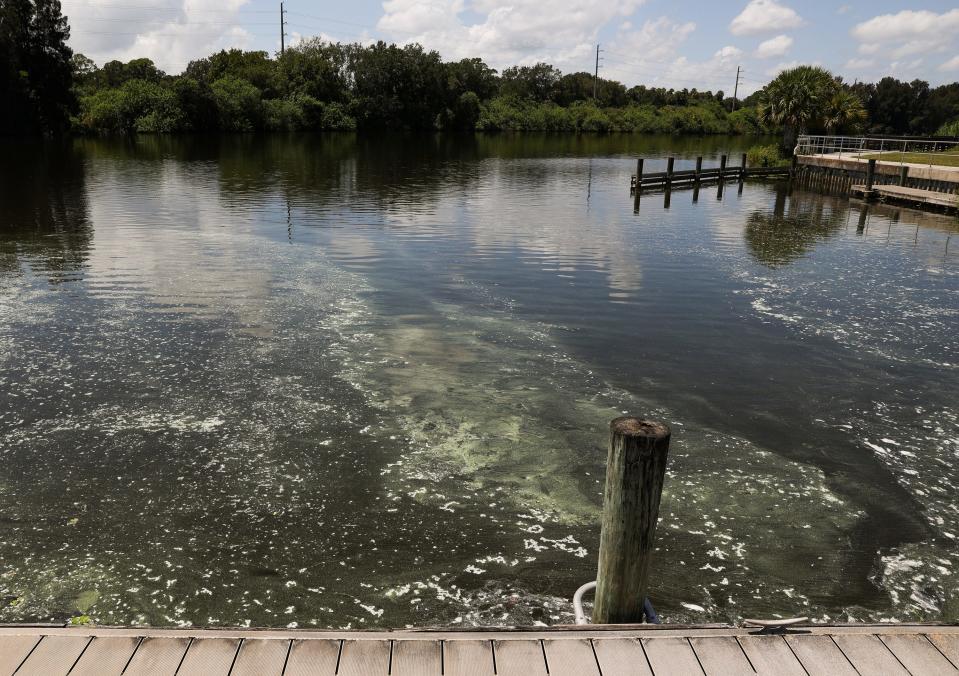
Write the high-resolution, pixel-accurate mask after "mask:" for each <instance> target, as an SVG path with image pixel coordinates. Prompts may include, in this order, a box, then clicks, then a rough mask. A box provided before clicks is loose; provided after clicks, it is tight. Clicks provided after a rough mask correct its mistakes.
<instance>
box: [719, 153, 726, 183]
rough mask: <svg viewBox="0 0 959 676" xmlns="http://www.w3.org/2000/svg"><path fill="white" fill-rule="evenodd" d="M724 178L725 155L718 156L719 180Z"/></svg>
mask: <svg viewBox="0 0 959 676" xmlns="http://www.w3.org/2000/svg"><path fill="white" fill-rule="evenodd" d="M724 178H726V156H725V155H720V156H719V180H720V181H722V180H723V179H724Z"/></svg>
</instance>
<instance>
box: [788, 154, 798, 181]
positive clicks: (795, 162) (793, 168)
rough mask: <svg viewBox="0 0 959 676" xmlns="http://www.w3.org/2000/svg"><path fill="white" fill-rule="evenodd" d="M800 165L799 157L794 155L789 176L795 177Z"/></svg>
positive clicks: (790, 163)
mask: <svg viewBox="0 0 959 676" xmlns="http://www.w3.org/2000/svg"><path fill="white" fill-rule="evenodd" d="M798 167H799V158H798V157H796V156H795V155H793V158H792V160H791V161H790V162H789V178H795V176H796V170H797V168H798Z"/></svg>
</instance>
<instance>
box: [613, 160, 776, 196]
mask: <svg viewBox="0 0 959 676" xmlns="http://www.w3.org/2000/svg"><path fill="white" fill-rule="evenodd" d="M644 164H645V162H644V159H643V158H639V159H638V160H636V174H635V175H634V176H632V177H631V178H630V185H629V188H630V191H631V192H632V191H640V190H642V189H643V188H674V187H687V186H692V185H699V184H701V183H707V182H716V181H725V180H737V181H742V180H744V179H746V178H767V177H773V176H789V175H790V168H789V167H752V168H749V167H747V166H746V153H743V154H742V157H741V159H740V164H739V166H735V167H730V166H727V157H726V155H721V156H720V158H719V166H718V167H713V168H710V169H703V158H702V156H699V157H697V158H696V168H695V169H684V170H681V171H675V170H674V169H673V167H674V166H675V158H674V157H668V158H666V171H655V172H650V173H643V167H644Z"/></svg>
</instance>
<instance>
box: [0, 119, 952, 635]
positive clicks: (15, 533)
mask: <svg viewBox="0 0 959 676" xmlns="http://www.w3.org/2000/svg"><path fill="white" fill-rule="evenodd" d="M743 142H744V141H743V140H741V139H722V138H710V139H672V138H651V137H642V136H607V137H591V136H581V137H573V136H559V137H552V136H548V135H543V136H537V135H523V136H509V135H497V136H463V137H458V136H441V135H435V136H425V137H424V136H412V135H411V136H392V137H379V138H378V137H363V138H360V137H356V136H353V135H349V134H340V135H337V134H332V135H317V136H305V135H304V136H289V137H287V136H276V137H245V136H235V137H222V138H212V139H209V138H208V139H203V138H197V139H188V138H144V139H138V140H136V141H135V142H126V143H120V142H112V141H100V140H82V141H78V142H77V143H76V144H75V145H74V146H72V147H70V148H57V147H50V146H48V147H44V148H42V149H41V148H38V147H32V146H24V145H20V146H18V147H17V150H16V152H9V153H4V154H3V157H4V158H5V159H4V160H3V164H2V167H0V170H2V173H3V177H4V180H3V181H2V182H0V185H2V188H0V190H2V191H3V192H2V193H0V195H2V199H3V205H4V207H3V211H2V213H0V217H2V219H3V220H2V223H0V386H2V387H0V453H2V455H3V463H2V470H0V597H2V598H3V599H5V600H6V603H4V604H3V608H2V610H0V619H2V620H4V621H32V620H48V619H55V620H61V619H63V618H64V617H66V616H69V615H71V614H78V613H87V614H89V615H91V616H92V617H94V618H95V619H96V621H98V622H103V623H128V622H136V623H151V624H188V623H192V624H231V625H232V624H252V625H271V626H287V625H296V626H311V625H316V626H347V625H349V626H354V627H356V626H364V625H366V626H369V625H381V626H400V625H405V624H416V625H424V624H445V623H466V624H475V623H485V624H507V623H532V622H536V621H541V622H547V623H550V622H563V621H569V619H570V617H571V609H570V607H569V603H568V598H569V596H570V594H571V592H572V590H573V589H575V588H576V587H577V586H578V585H579V584H581V583H582V582H583V581H586V580H589V579H592V577H593V576H594V572H595V555H596V552H595V548H596V544H597V540H598V515H599V509H600V507H601V494H600V491H601V479H602V476H603V471H604V470H603V463H604V460H605V451H604V449H603V444H604V440H605V431H604V427H605V424H606V421H607V420H608V419H610V418H612V417H614V416H615V415H618V414H619V412H621V411H631V412H638V413H640V414H644V415H649V416H651V417H657V418H660V419H663V420H666V421H667V422H669V423H670V424H671V425H672V426H673V428H674V432H675V435H674V438H675V442H674V448H673V449H672V451H671V467H670V476H669V481H668V485H667V490H666V493H665V496H664V500H665V503H664V508H663V522H662V526H661V529H662V530H661V532H662V540H661V547H660V550H659V553H658V558H657V559H656V561H655V563H654V566H655V572H654V575H655V592H654V599H655V601H656V603H657V609H658V610H659V611H660V613H661V614H662V615H663V616H664V617H665V618H667V619H668V620H670V621H701V620H723V621H725V620H736V619H738V618H740V617H742V616H744V615H769V614H773V613H785V614H799V613H808V614H811V615H813V616H815V617H817V618H819V619H827V618H828V619H850V618H855V619H860V620H865V619H876V620H878V619H888V618H897V619H938V618H955V617H956V612H957V610H956V605H955V604H956V598H957V586H959V584H957V576H956V573H955V566H956V564H957V558H959V555H957V548H956V547H955V537H956V536H957V534H959V513H957V507H956V505H955V501H954V500H953V499H952V496H953V495H954V494H955V490H956V487H957V483H959V477H957V475H956V470H955V457H956V454H957V453H959V419H957V415H959V413H957V409H956V404H955V401H957V400H959V397H957V394H959V392H957V381H956V378H955V371H956V368H957V365H959V357H957V355H956V344H955V340H954V335H955V330H956V328H957V324H959V319H957V314H959V276H957V272H959V264H957V260H959V259H957V255H959V254H957V253H956V252H955V247H953V249H952V250H950V248H949V247H950V239H951V238H953V237H954V233H955V232H956V230H957V227H956V223H955V220H954V219H948V218H944V217H938V216H932V215H928V214H920V213H917V212H912V211H909V210H903V209H893V208H890V207H885V206H866V205H863V204H859V203H850V202H848V201H847V200H845V199H842V198H839V197H835V196H821V195H817V194H813V193H809V192H805V191H803V190H801V189H799V188H798V187H790V186H788V185H785V184H780V183H749V184H746V185H745V186H743V187H742V189H741V190H740V186H739V185H737V184H728V183H727V184H726V185H725V186H724V187H723V188H722V189H720V188H717V187H715V186H709V187H708V189H704V192H702V193H701V194H696V193H695V192H694V191H684V190H674V191H672V192H671V194H670V195H669V204H668V208H664V206H666V205H664V204H663V198H664V197H665V195H663V194H661V193H644V194H643V195H642V200H641V204H640V205H638V206H639V207H640V208H639V210H638V211H636V210H635V207H636V206H637V205H636V204H634V201H633V199H632V198H631V197H630V196H629V195H628V191H627V190H626V188H627V187H628V185H629V174H630V173H631V171H632V170H633V167H634V162H635V157H636V156H637V155H640V154H642V155H644V156H646V157H647V158H650V159H647V162H646V168H647V169H648V170H649V171H656V170H658V165H659V163H661V162H662V161H663V160H661V159H651V158H656V157H659V158H664V157H665V156H666V155H667V154H675V155H677V156H678V158H679V159H678V160H677V163H676V168H677V169H683V168H688V167H691V166H692V165H693V163H694V161H695V157H696V156H697V155H700V154H701V155H704V156H705V157H706V162H705V163H706V165H707V166H708V165H710V164H713V163H715V162H716V161H717V158H718V156H719V155H720V154H723V153H725V154H729V155H738V153H739V152H740V148H741V144H742V143H743ZM17 158H19V159H17ZM24 167H26V168H28V169H29V170H28V171H25V170H24V169H23V168H24ZM714 188H715V192H714ZM707 195H708V196H709V199H706V198H705V197H706V196H707ZM953 244H954V242H953Z"/></svg>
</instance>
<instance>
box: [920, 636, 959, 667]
mask: <svg viewBox="0 0 959 676" xmlns="http://www.w3.org/2000/svg"><path fill="white" fill-rule="evenodd" d="M928 636H929V640H930V641H932V643H933V645H935V646H936V647H937V648H939V652H941V653H942V654H943V655H945V656H946V659H948V660H949V661H950V662H952V665H953V666H954V667H959V634H928Z"/></svg>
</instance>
